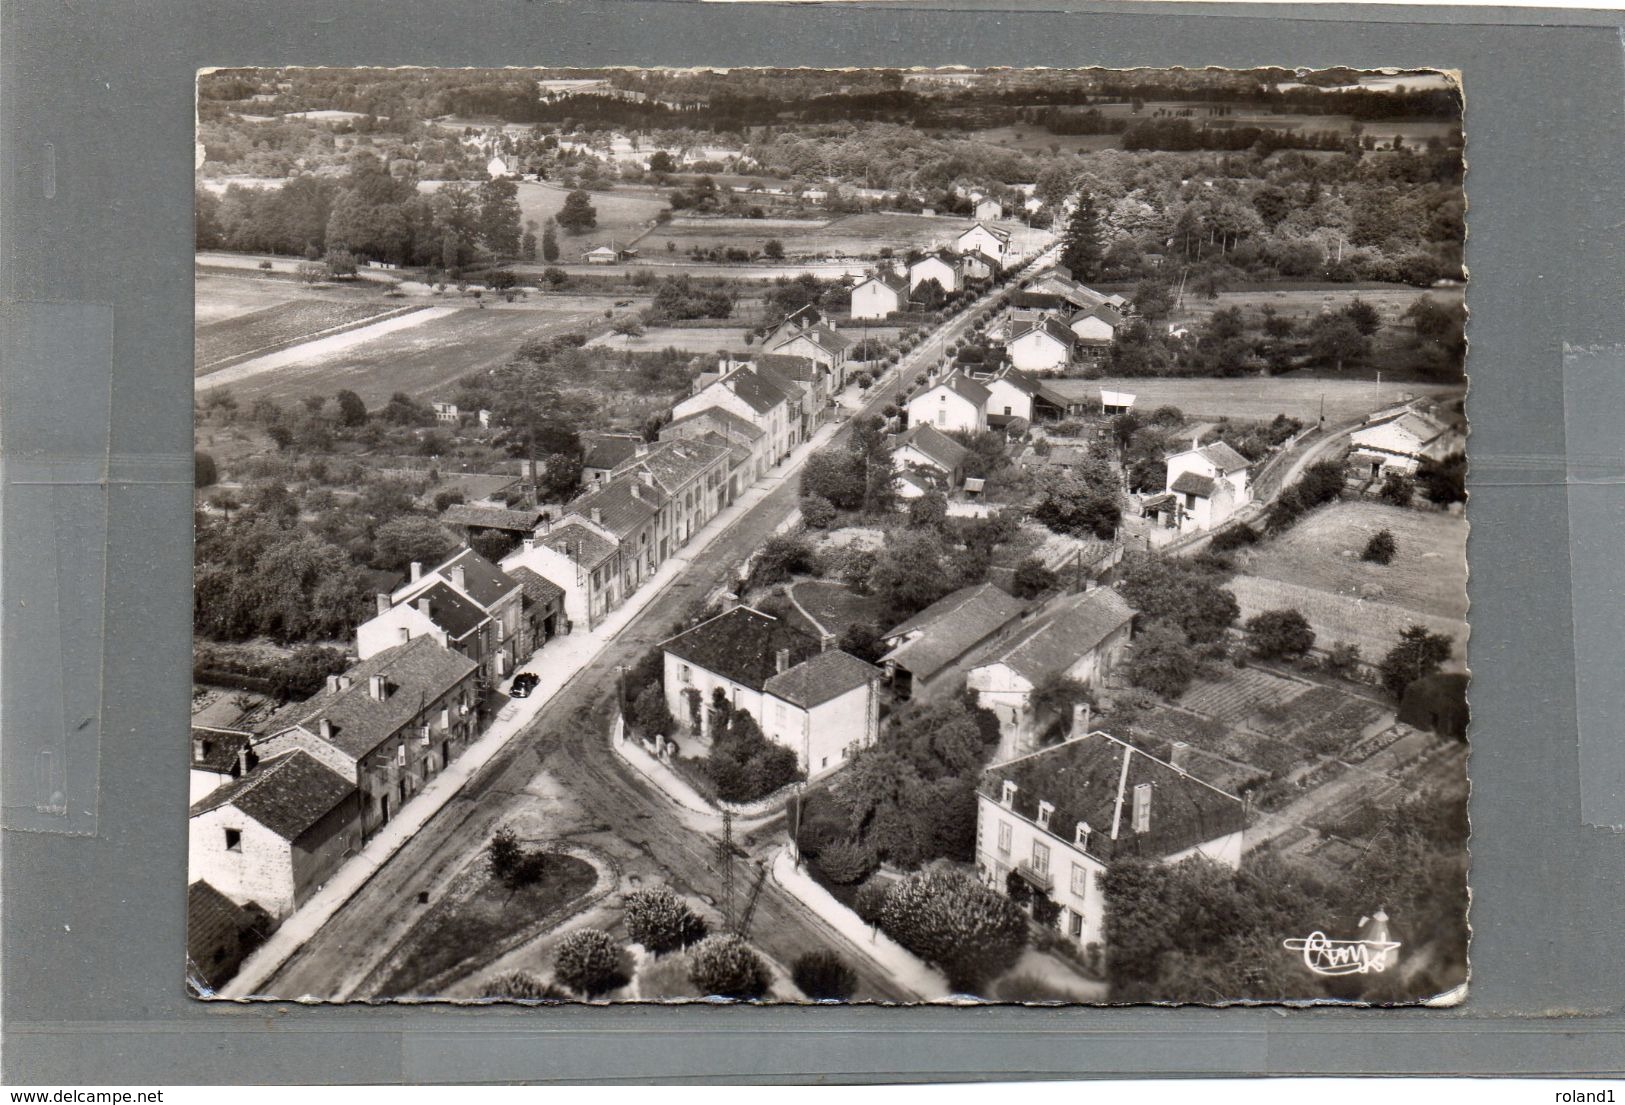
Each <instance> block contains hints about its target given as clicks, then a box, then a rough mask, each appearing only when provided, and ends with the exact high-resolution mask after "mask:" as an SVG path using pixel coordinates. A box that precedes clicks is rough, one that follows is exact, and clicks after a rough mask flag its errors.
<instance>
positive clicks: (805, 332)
mask: <svg viewBox="0 0 1625 1105" xmlns="http://www.w3.org/2000/svg"><path fill="white" fill-rule="evenodd" d="M851 348H852V339H851V338H849V337H847V336H846V335H845V334H843V333H841V332H840V331H839V330H837V329H836V328H835V327H834V326H831V325H830V324H829V323H827V322H818V323H814V324H813V325H811V326H805V327H801V328H800V329H797V330H794V331H791V332H786V333H782V334H777V335H773V336H770V337H769V338H768V339H767V340H766V341H764V342H763V343H762V352H764V353H777V354H779V355H780V356H784V357H805V358H807V359H808V360H810V361H812V362H813V363H815V364H818V365H820V366H822V367H823V368H824V369H825V370H826V371H828V373H829V375H830V390H831V391H832V392H838V391H840V390H841V389H842V388H844V387H846V358H847V352H848V351H849V350H850V349H851Z"/></svg>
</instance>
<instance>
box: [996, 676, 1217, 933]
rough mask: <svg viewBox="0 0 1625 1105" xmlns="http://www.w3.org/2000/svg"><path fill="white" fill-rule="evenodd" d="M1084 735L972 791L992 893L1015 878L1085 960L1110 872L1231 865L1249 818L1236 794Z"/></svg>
mask: <svg viewBox="0 0 1625 1105" xmlns="http://www.w3.org/2000/svg"><path fill="white" fill-rule="evenodd" d="M1080 709H1081V707H1080ZM1079 720H1080V721H1081V720H1082V719H1079ZM1084 728H1086V726H1084V725H1081V724H1077V725H1075V728H1074V731H1073V735H1072V737H1071V739H1068V740H1066V741H1064V742H1063V743H1061V744H1057V745H1054V746H1052V747H1050V748H1046V749H1043V750H1042V751H1039V752H1034V753H1032V754H1030V755H1027V756H1023V757H1021V758H1019V759H1015V760H1010V761H1007V762H1005V763H995V764H993V765H991V766H990V767H989V768H988V769H987V771H986V773H985V774H984V775H983V776H982V780H981V783H980V785H979V786H978V787H977V792H976V868H977V871H978V872H979V873H980V874H981V876H982V878H983V880H984V881H985V882H986V883H987V884H988V885H989V886H991V887H993V888H994V889H996V890H999V891H1005V892H1007V891H1008V888H1009V882H1010V879H1011V877H1012V873H1013V874H1014V877H1015V878H1017V879H1020V880H1022V881H1023V882H1025V883H1026V884H1027V890H1028V892H1029V893H1030V894H1034V895H1042V896H1043V897H1045V898H1047V899H1049V900H1050V901H1051V902H1053V903H1054V904H1055V905H1057V906H1059V907H1060V913H1059V915H1058V916H1057V918H1056V927H1057V928H1058V929H1059V930H1060V931H1061V933H1062V934H1064V935H1065V936H1067V937H1068V938H1070V939H1072V940H1074V941H1076V942H1077V944H1078V947H1079V949H1080V950H1083V951H1086V952H1087V951H1090V950H1091V946H1094V948H1093V950H1100V946H1101V945H1102V943H1103V940H1104V936H1105V926H1104V921H1105V912H1106V909H1105V895H1104V893H1103V891H1102V887H1101V883H1102V878H1103V876H1104V875H1105V873H1106V872H1107V871H1108V870H1110V868H1111V866H1112V865H1113V864H1115V863H1122V862H1124V861H1128V860H1140V861H1150V862H1153V863H1178V862H1180V861H1181V860H1184V859H1187V858H1189V857H1191V856H1198V855H1200V856H1205V857H1207V858H1208V859H1211V860H1213V861H1214V862H1216V863H1220V864H1223V865H1224V866H1226V867H1230V868H1232V869H1234V868H1239V867H1240V866H1241V856H1242V845H1243V836H1244V833H1245V830H1246V823H1247V818H1246V810H1245V806H1244V805H1243V803H1242V801H1241V799H1239V798H1237V797H1235V796H1234V795H1231V794H1227V793H1225V792H1224V791H1222V790H1219V789H1218V788H1217V787H1214V786H1211V785H1209V784H1208V783H1205V782H1203V781H1202V780H1200V779H1198V778H1196V777H1195V776H1194V775H1191V774H1190V773H1189V772H1187V771H1185V770H1184V769H1183V768H1182V767H1180V766H1177V765H1176V764H1173V763H1170V762H1168V761H1167V760H1162V759H1158V758H1157V757H1155V756H1152V755H1150V754H1149V753H1147V752H1145V751H1144V750H1143V749H1140V748H1138V747H1136V746H1134V745H1132V744H1130V743H1128V742H1127V741H1124V740H1119V739H1118V738H1117V737H1114V736H1112V735H1110V734H1109V733H1103V732H1099V731H1096V732H1093V733H1087V734H1084V733H1083V732H1082V730H1083V729H1084Z"/></svg>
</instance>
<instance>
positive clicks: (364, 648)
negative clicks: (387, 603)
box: [355, 602, 448, 660]
mask: <svg viewBox="0 0 1625 1105" xmlns="http://www.w3.org/2000/svg"><path fill="white" fill-rule="evenodd" d="M419 637H433V638H434V639H435V640H437V641H439V642H440V645H441V647H442V648H444V647H448V646H447V645H446V631H445V630H443V629H441V628H440V627H439V626H438V625H435V624H434V620H433V619H431V618H430V617H429V616H428V615H427V614H425V613H424V612H423V611H421V610H419V609H418V608H417V607H416V606H415V605H414V604H412V603H411V602H402V603H398V604H396V605H395V606H392V607H390V608H389V610H388V611H387V612H386V613H383V614H378V615H376V616H374V617H372V618H370V619H368V620H367V621H364V622H362V623H361V624H360V625H358V626H356V630H355V647H356V655H357V657H359V658H360V659H362V660H365V659H367V658H368V657H369V656H375V655H377V654H378V653H380V652H383V651H384V650H385V649H389V648H394V647H395V646H396V645H399V644H405V643H406V642H407V641H408V640H414V641H415V640H417V639H418V638H419Z"/></svg>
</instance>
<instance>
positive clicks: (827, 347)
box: [773, 323, 852, 353]
mask: <svg viewBox="0 0 1625 1105" xmlns="http://www.w3.org/2000/svg"><path fill="white" fill-rule="evenodd" d="M797 338H806V339H807V340H808V341H810V342H812V343H813V344H814V345H816V346H818V347H819V348H820V349H822V350H824V351H825V352H826V353H840V352H843V351H845V350H847V349H850V348H851V347H852V339H851V338H848V337H847V336H846V335H845V334H843V333H841V332H840V331H839V330H836V329H834V328H832V327H830V326H827V325H825V324H824V323H819V324H818V325H817V326H809V327H807V328H806V329H805V330H798V331H796V332H795V333H791V334H786V335H784V336H783V337H781V338H779V339H778V340H777V341H775V342H774V343H773V348H774V349H783V348H784V347H785V346H786V345H789V344H790V343H791V342H793V341H795V340H796V339H797Z"/></svg>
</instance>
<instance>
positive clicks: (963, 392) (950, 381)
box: [909, 372, 993, 407]
mask: <svg viewBox="0 0 1625 1105" xmlns="http://www.w3.org/2000/svg"><path fill="white" fill-rule="evenodd" d="M937 388H947V389H948V390H949V391H951V392H953V393H954V394H955V395H958V396H960V397H961V398H963V399H967V400H969V401H970V402H971V403H974V404H975V405H976V406H978V407H985V406H987V401H988V400H989V399H991V398H992V397H993V393H992V392H991V391H988V390H987V388H985V387H983V386H982V385H981V384H980V383H978V382H977V381H975V380H972V379H971V378H970V377H969V376H967V375H965V374H964V373H963V372H956V373H954V374H953V375H951V376H948V377H946V378H944V379H942V380H939V381H937V383H936V384H935V385H934V386H932V387H928V388H926V389H925V390H924V391H922V392H920V394H918V395H916V396H915V397H914V398H913V399H911V400H909V403H910V405H912V404H914V403H916V402H918V401H919V400H921V399H923V398H925V396H927V395H930V394H931V393H932V392H933V391H936V390H937Z"/></svg>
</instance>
